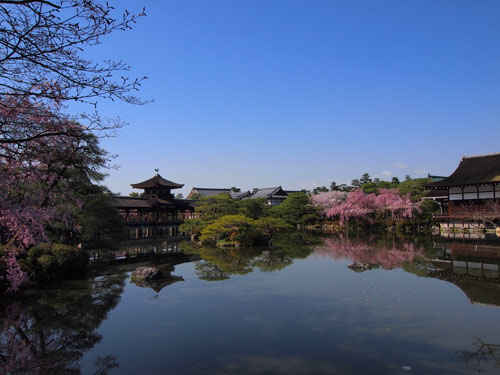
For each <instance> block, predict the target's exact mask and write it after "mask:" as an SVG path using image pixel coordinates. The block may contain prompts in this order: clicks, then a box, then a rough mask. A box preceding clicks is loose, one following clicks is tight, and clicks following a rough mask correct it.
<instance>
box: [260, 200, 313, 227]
mask: <svg viewBox="0 0 500 375" xmlns="http://www.w3.org/2000/svg"><path fill="white" fill-rule="evenodd" d="M318 212H319V209H318V208H317V207H314V206H312V204H311V201H310V199H309V197H308V196H307V195H306V194H304V193H292V194H290V195H289V196H288V197H287V198H286V199H285V200H284V201H283V203H281V204H280V205H279V206H274V207H273V208H272V209H271V210H270V213H271V216H273V217H278V218H281V219H283V220H284V221H285V222H286V223H288V224H290V225H293V226H296V227H297V228H303V227H304V226H305V225H307V224H310V223H313V222H314V221H316V220H317V219H318Z"/></svg>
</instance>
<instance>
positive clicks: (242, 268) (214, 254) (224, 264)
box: [200, 247, 258, 275]
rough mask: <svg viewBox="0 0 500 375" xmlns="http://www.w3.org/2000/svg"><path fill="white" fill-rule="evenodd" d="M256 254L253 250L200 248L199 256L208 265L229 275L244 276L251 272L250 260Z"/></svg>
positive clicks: (256, 251)
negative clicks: (214, 266)
mask: <svg viewBox="0 0 500 375" xmlns="http://www.w3.org/2000/svg"><path fill="white" fill-rule="evenodd" d="M257 254H258V250H256V249H255V248H231V249H227V248H226V249H220V248H217V247H202V248H201V249H200V255H201V257H202V258H203V260H205V261H206V262H208V263H211V264H213V265H216V266H217V267H218V268H219V270H221V271H223V272H226V273H227V274H230V275H245V274H247V273H250V272H252V271H253V267H252V265H251V260H252V259H253V258H254V257H255V256H256V255H257Z"/></svg>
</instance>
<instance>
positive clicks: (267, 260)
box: [252, 249, 293, 272]
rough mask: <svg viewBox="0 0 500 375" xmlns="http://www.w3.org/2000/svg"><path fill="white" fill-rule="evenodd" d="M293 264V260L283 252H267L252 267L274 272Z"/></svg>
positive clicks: (253, 262)
mask: <svg viewBox="0 0 500 375" xmlns="http://www.w3.org/2000/svg"><path fill="white" fill-rule="evenodd" d="M292 263H293V259H292V258H291V257H290V256H289V255H288V254H287V253H286V252H285V251H282V250H275V249H274V250H266V251H263V252H262V254H261V255H260V256H259V257H257V258H255V259H254V260H253V261H252V266H254V267H258V268H259V269H260V270H261V271H265V272H272V271H278V270H281V269H283V268H285V267H288V266H289V265H290V264H292Z"/></svg>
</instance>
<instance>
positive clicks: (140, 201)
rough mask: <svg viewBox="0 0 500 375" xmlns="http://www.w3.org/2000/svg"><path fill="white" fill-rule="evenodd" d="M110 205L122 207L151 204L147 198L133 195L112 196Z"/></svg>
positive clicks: (147, 205)
mask: <svg viewBox="0 0 500 375" xmlns="http://www.w3.org/2000/svg"><path fill="white" fill-rule="evenodd" d="M111 205H112V206H114V207H122V208H128V207H130V208H132V207H136V208H140V207H151V204H150V203H149V202H148V200H147V199H144V198H133V197H113V200H112V202H111Z"/></svg>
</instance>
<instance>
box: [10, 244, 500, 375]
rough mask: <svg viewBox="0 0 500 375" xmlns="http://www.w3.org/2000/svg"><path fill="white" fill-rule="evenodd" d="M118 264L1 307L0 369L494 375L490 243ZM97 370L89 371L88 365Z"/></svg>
mask: <svg viewBox="0 0 500 375" xmlns="http://www.w3.org/2000/svg"><path fill="white" fill-rule="evenodd" d="M180 248H183V249H184V251H185V253H186V254H189V255H190V256H191V259H192V260H191V261H188V262H184V263H180V264H175V265H174V266H172V264H171V262H170V264H167V263H163V264H161V265H160V267H161V268H162V269H163V270H164V273H166V274H167V275H170V276H168V277H166V278H165V279H164V280H161V281H159V282H156V283H154V284H150V285H148V284H147V283H142V284H139V285H138V284H135V283H133V282H132V281H131V279H130V274H131V271H132V270H133V269H134V268H135V267H138V266H140V265H144V264H133V265H132V264H122V265H118V266H113V267H109V268H107V269H105V270H102V271H101V272H100V274H99V275H98V276H94V277H90V278H89V279H87V280H79V281H71V282H66V283H63V284H59V285H57V286H55V287H52V288H50V289H46V290H43V291H35V290H31V291H28V292H26V293H24V294H23V295H22V296H21V297H20V298H18V299H16V300H14V301H8V302H6V301H4V303H3V306H2V315H1V317H0V319H1V320H2V322H1V323H2V325H1V326H0V327H1V328H2V334H1V336H0V339H1V341H0V345H1V346H0V365H1V366H2V369H1V370H0V371H1V372H0V373H2V374H101V375H103V374H106V373H107V374H151V375H152V374H473V373H478V372H482V373H486V374H490V373H491V374H493V373H500V324H499V323H500V283H499V272H498V271H499V266H498V264H499V263H500V246H498V245H491V244H489V243H484V242H483V243H477V242H467V241H462V242H457V241H455V242H453V241H449V240H445V239H439V238H419V239H401V238H375V237H371V238H364V239H360V238H357V239H342V238H327V239H313V238H298V236H292V237H289V238H284V239H281V240H277V241H275V243H274V247H273V248H272V249H269V248H251V249H212V248H202V249H197V248H194V247H192V246H190V245H184V247H183V245H181V246H180ZM99 371H100V372H99Z"/></svg>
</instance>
